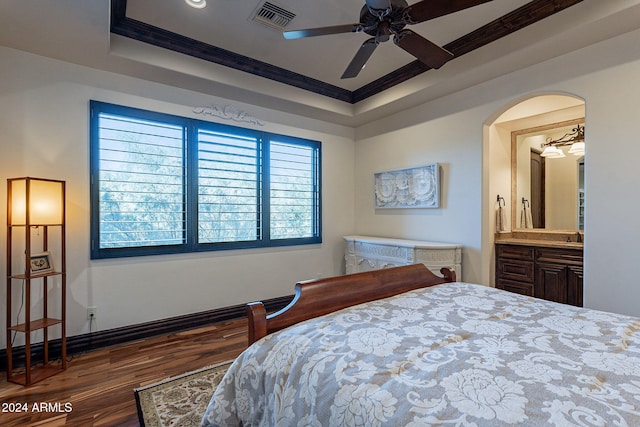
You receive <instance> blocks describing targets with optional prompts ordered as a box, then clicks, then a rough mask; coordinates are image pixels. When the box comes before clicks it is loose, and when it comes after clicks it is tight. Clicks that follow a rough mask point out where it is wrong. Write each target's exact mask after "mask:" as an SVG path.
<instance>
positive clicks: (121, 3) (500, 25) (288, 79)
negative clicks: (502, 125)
mask: <svg viewBox="0 0 640 427" xmlns="http://www.w3.org/2000/svg"><path fill="white" fill-rule="evenodd" d="M582 1H583V0H533V1H531V2H529V3H527V4H525V5H524V6H522V7H520V8H518V9H516V10H514V11H512V12H510V13H508V14H506V15H504V16H502V17H500V18H498V19H496V20H494V21H492V22H490V23H488V24H486V25H483V26H482V27H480V28H478V29H477V30H475V31H472V32H471V33H469V34H466V35H464V36H462V37H460V38H459V39H457V40H454V41H453V42H451V43H449V44H446V45H444V46H443V47H444V48H445V49H447V50H448V51H450V52H451V53H453V54H454V56H455V57H456V58H457V57H460V56H462V55H464V54H466V53H469V52H471V51H473V50H475V49H478V48H479V47H482V46H484V45H486V44H489V43H491V42H493V41H496V40H498V39H500V38H502V37H505V36H507V35H509V34H511V33H513V32H516V31H518V30H520V29H522V28H524V27H527V26H529V25H531V24H533V23H535V22H537V21H539V20H542V19H544V18H547V17H549V16H551V15H553V14H555V13H557V12H560V11H562V10H564V9H566V8H568V7H571V6H573V5H576V4H578V3H580V2H582ZM126 9H127V0H112V1H111V32H112V33H114V34H118V35H121V36H124V37H129V38H132V39H134V40H138V41H141V42H144V43H149V44H151V45H154V46H158V47H162V48H165V49H169V50H173V51H175V52H179V53H183V54H185V55H190V56H193V57H196V58H200V59H203V60H206V61H210V62H214V63H216V64H220V65H224V66H227V67H230V68H234V69H237V70H240V71H244V72H247V73H250V74H254V75H257V76H260V77H264V78H267V79H270V80H274V81H277V82H279V83H283V84H287V85H290V86H293V87H297V88H300V89H304V90H308V91H310V92H314V93H317V94H319V95H323V96H327V97H330V98H333V99H337V100H339V101H344V102H348V103H351V104H355V103H357V102H360V101H363V100H365V99H367V98H369V97H371V96H374V95H377V94H378V93H380V92H382V91H385V90H387V89H389V88H391V87H393V86H396V85H398V84H400V83H403V82H405V81H407V80H409V79H411V78H413V77H416V76H418V75H420V74H422V73H424V72H426V71H428V70H430V69H431V68H429V67H428V66H427V65H424V64H423V63H421V62H420V61H414V62H411V63H409V64H407V65H405V66H403V67H401V68H398V69H397V70H395V71H393V72H391V73H389V74H387V75H385V76H382V77H381V78H379V79H377V80H374V81H373V82H371V83H368V84H366V85H364V86H362V87H360V88H359V89H356V90H355V91H353V92H352V91H349V90H347V89H344V88H341V87H338V86H335V85H332V84H329V83H326V82H323V81H320V80H317V79H313V78H311V77H308V76H304V75H302V74H298V73H295V72H293V71H290V70H286V69H284V68H280V67H277V66H275V65H271V64H268V63H265V62H262V61H258V60H255V59H253V58H249V57H247V56H243V55H240V54H237V53H235V52H231V51H228V50H225V49H222V48H219V47H216V46H212V45H210V44H207V43H204V42H201V41H198V40H195V39H192V38H189V37H186V36H183V35H180V34H177V33H173V32H171V31H167V30H164V29H162V28H158V27H155V26H153V25H149V24H146V23H144V22H141V21H137V20H135V19H131V18H128V17H127V16H126ZM441 72H442V71H441Z"/></svg>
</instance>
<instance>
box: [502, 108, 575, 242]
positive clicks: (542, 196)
mask: <svg viewBox="0 0 640 427" xmlns="http://www.w3.org/2000/svg"><path fill="white" fill-rule="evenodd" d="M578 124H579V125H580V126H583V125H584V118H580V119H575V120H568V121H564V122H557V123H551V124H547V125H543V126H537V127H533V128H528V129H521V130H516V131H512V132H511V200H512V201H513V203H512V206H511V220H512V221H511V223H512V224H513V228H515V229H523V228H543V229H547V230H583V229H584V221H583V218H584V154H581V155H579V156H576V155H573V154H570V153H568V151H569V149H570V147H571V146H570V145H566V146H562V147H558V148H559V149H560V150H562V151H563V153H564V157H561V158H550V157H542V156H541V153H542V151H543V149H544V145H543V144H545V143H547V142H548V141H550V140H557V139H559V138H562V137H563V136H564V135H567V134H570V133H571V132H572V131H573V130H574V129H575V128H576V127H577V125H578Z"/></svg>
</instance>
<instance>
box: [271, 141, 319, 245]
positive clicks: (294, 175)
mask: <svg viewBox="0 0 640 427" xmlns="http://www.w3.org/2000/svg"><path fill="white" fill-rule="evenodd" d="M317 156H318V151H317V148H315V147H312V146H307V145H301V144H294V143H286V142H279V141H276V140H272V141H271V142H270V147H269V158H270V163H269V166H270V168H269V182H270V191H269V203H270V210H269V212H270V218H269V225H270V227H269V230H270V234H271V239H272V240H277V239H295V238H307V237H315V236H317V235H318V228H319V224H318V221H319V218H318V215H319V209H318V206H319V196H320V194H319V192H318V183H319V179H318V161H317Z"/></svg>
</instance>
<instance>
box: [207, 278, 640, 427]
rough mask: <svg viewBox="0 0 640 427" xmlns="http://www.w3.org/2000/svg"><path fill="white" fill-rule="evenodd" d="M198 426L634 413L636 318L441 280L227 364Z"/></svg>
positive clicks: (627, 420) (638, 346)
mask: <svg viewBox="0 0 640 427" xmlns="http://www.w3.org/2000/svg"><path fill="white" fill-rule="evenodd" d="M202 424H203V425H206V426H209V425H211V426H232V425H244V426H250V425H251V426H355V425H359V426H368V427H369V426H394V427H395V426H405V425H406V426H423V425H433V424H439V425H445V426H492V427H493V426H497V425H512V424H527V425H542V424H549V425H556V426H566V425H580V426H605V425H606V426H640V319H638V318H633V317H628V316H622V315H616V314H610V313H604V312H599V311H593V310H588V309H583V308H577V307H572V306H568V305H562V304H556V303H552V302H548V301H543V300H538V299H534V298H529V297H525V296H521V295H517V294H513V293H509V292H505V291H501V290H497V289H494V288H490V287H485V286H481V285H474V284H468V283H460V282H459V283H449V284H444V285H438V286H434V287H430V288H426V289H420V290H417V291H411V292H408V293H405V294H402V295H398V296H396V297H392V298H387V299H384V300H379V301H374V302H371V303H366V304H362V305H359V306H357V307H352V308H348V309H345V310H341V311H338V312H336V313H332V314H330V315H327V316H323V317H320V318H317V319H313V320H310V321H307V322H304V323H300V324H298V325H295V326H293V327H291V328H288V329H285V330H282V331H280V332H278V333H275V334H272V335H269V336H267V337H265V338H263V339H262V340H260V341H258V342H256V343H255V344H254V345H252V346H251V347H249V348H248V349H247V350H246V351H245V352H244V353H243V354H242V355H240V356H239V357H238V358H237V359H236V361H235V362H234V363H233V365H232V366H231V367H230V369H229V371H228V372H227V374H226V376H225V377H224V379H223V380H222V383H221V384H220V386H219V387H218V389H217V390H216V391H215V393H214V395H213V397H212V398H211V402H210V404H209V406H208V408H207V411H206V413H205V415H204V418H203V421H202Z"/></svg>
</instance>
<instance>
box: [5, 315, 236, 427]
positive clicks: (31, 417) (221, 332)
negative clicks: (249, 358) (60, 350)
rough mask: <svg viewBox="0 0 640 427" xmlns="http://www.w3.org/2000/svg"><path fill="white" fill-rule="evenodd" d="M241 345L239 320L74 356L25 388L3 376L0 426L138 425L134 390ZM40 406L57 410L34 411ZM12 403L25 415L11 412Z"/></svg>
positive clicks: (206, 362)
mask: <svg viewBox="0 0 640 427" xmlns="http://www.w3.org/2000/svg"><path fill="white" fill-rule="evenodd" d="M246 345H247V321H246V319H242V320H234V321H229V322H221V323H217V324H214V325H211V326H208V327H204V328H200V329H194V330H190V331H184V332H180V333H176V334H171V335H168V336H163V337H157V338H150V339H147V340H144V341H137V342H134V343H130V344H125V345H121V346H115V347H110V348H106V349H101V350H96V351H92V352H88V353H84V354H81V355H76V356H74V357H72V358H70V359H69V361H68V363H67V370H66V371H64V372H62V373H60V374H58V375H55V376H53V377H51V378H48V379H46V380H44V381H42V382H40V383H37V384H34V385H32V386H30V387H23V386H20V385H17V384H13V383H8V382H7V381H6V373H5V372H2V377H3V380H2V382H0V405H2V407H1V408H0V410H1V411H0V425H2V426H5V427H6V426H20V427H23V426H48V427H50V426H74V427H76V426H82V427H84V426H139V423H138V415H137V411H136V403H135V398H134V394H133V389H134V388H137V387H140V386H144V385H147V384H150V383H154V382H156V381H159V380H162V379H164V378H167V377H170V376H174V375H179V374H182V373H184V372H188V371H191V370H194V369H198V368H201V367H203V366H208V365H212V364H215V363H218V362H223V361H225V360H231V359H233V358H235V357H236V356H237V355H238V354H240V352H242V350H244V349H245V348H246ZM41 402H50V403H53V404H56V403H59V404H60V405H59V406H60V408H61V409H62V411H60V412H53V413H51V412H49V413H47V412H34V411H33V410H32V409H33V405H34V404H38V405H39V404H40V403H41ZM11 404H14V405H13V406H11ZM15 404H22V405H24V404H27V407H28V411H27V412H23V413H16V412H15V409H16V408H15V406H16V405H15ZM65 404H70V405H66V406H65ZM50 406H52V405H50ZM69 406H70V411H68V412H65V408H69ZM53 409H55V406H54V407H53ZM7 411H9V412H7ZM12 411H13V412H12Z"/></svg>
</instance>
